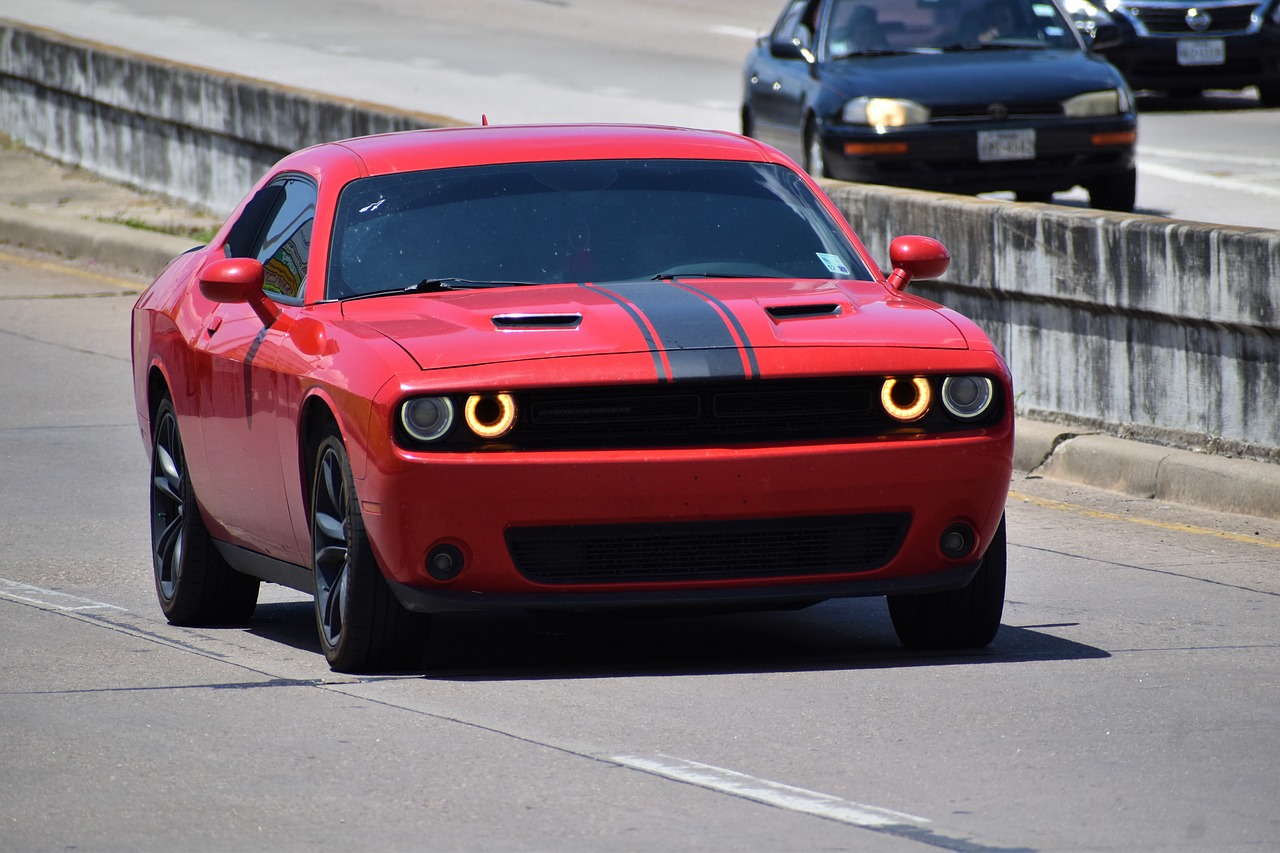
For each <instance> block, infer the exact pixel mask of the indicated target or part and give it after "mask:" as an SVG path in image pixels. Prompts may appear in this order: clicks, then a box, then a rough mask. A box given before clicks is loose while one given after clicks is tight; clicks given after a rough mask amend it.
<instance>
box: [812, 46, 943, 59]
mask: <svg viewBox="0 0 1280 853" xmlns="http://www.w3.org/2000/svg"><path fill="white" fill-rule="evenodd" d="M913 53H928V49H927V48H926V49H922V48H891V47H870V48H867V49H866V50H849V51H845V52H844V53H837V54H835V55H834V56H832V57H831V58H832V59H833V60H834V59H855V58H857V57H860V56H906V55H908V54H913Z"/></svg>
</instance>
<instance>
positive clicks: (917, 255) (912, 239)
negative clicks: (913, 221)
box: [889, 235, 951, 290]
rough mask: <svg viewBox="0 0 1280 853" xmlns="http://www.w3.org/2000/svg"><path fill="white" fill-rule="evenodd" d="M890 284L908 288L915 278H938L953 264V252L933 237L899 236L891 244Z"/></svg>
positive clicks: (901, 288)
mask: <svg viewBox="0 0 1280 853" xmlns="http://www.w3.org/2000/svg"><path fill="white" fill-rule="evenodd" d="M889 262H890V263H891V264H893V272H891V273H890V274H889V286H890V287H892V288H893V289H894V290H906V288H907V284H908V283H909V282H910V281H911V280H912V279H913V278H938V277H939V276H941V275H942V274H943V273H945V272H946V271H947V267H948V266H950V265H951V254H950V253H949V252H948V251H947V247H946V246H943V245H942V244H941V243H939V242H938V241H937V240H935V239H933V238H932V237H918V236H914V235H912V236H907V237H897V238H895V239H894V241H893V242H892V243H890V244H889Z"/></svg>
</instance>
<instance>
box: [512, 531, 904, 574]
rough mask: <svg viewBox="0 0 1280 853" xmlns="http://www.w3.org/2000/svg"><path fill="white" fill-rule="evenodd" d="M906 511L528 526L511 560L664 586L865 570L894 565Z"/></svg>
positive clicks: (526, 568) (533, 570)
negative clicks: (657, 522) (690, 581)
mask: <svg viewBox="0 0 1280 853" xmlns="http://www.w3.org/2000/svg"><path fill="white" fill-rule="evenodd" d="M910 521H911V519H910V516H909V515H907V514H906V513H880V514H874V515H837V516H817V517H810V518H776V519H750V520H743V521H692V522H674V523H670V524H611V525H570V526H564V527H522V528H514V529H512V530H509V531H508V532H507V547H508V549H509V550H510V553H511V558H512V560H513V562H514V563H515V565H516V569H517V570H519V572H520V574H522V575H523V576H524V577H526V578H527V579H529V580H531V581H534V582H537V583H544V584H601V583H661V582H667V581H687V580H734V579H738V578H742V579H747V578H787V577H799V576H802V575H838V574H848V573H850V572H865V571H870V570H872V569H876V568H879V567H881V566H883V565H885V564H886V563H888V562H889V561H890V560H891V559H893V556H894V555H895V554H896V553H897V552H898V549H899V548H900V547H901V545H902V540H903V537H905V536H906V533H907V528H908V526H909V525H910Z"/></svg>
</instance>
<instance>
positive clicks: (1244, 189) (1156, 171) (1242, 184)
mask: <svg viewBox="0 0 1280 853" xmlns="http://www.w3.org/2000/svg"><path fill="white" fill-rule="evenodd" d="M1138 174H1139V180H1141V176H1142V175H1155V176H1156V177H1159V178H1166V179H1168V180H1170V181H1180V182H1181V183H1184V184H1196V185H1198V186H1202V187H1213V188H1214V189H1217V190H1228V191H1230V192H1238V193H1250V194H1252V195H1260V196H1264V197H1266V198H1280V186H1275V187H1269V186H1265V185H1263V184H1253V183H1249V182H1248V181H1243V180H1233V179H1231V178H1218V177H1215V176H1213V175H1206V174H1205V173H1203V172H1193V171H1191V170H1190V169H1179V168H1177V167H1176V166H1165V165H1162V164H1160V163H1139V164H1138Z"/></svg>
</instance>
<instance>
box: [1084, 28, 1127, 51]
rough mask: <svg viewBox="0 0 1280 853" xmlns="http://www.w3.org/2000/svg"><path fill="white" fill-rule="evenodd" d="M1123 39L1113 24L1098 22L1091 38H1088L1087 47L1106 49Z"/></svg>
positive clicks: (1118, 29)
mask: <svg viewBox="0 0 1280 853" xmlns="http://www.w3.org/2000/svg"><path fill="white" fill-rule="evenodd" d="M1123 40H1124V36H1123V35H1122V34H1121V32H1120V28H1119V27H1117V26H1116V25H1115V24H1099V25H1098V28H1097V29H1095V30H1094V31H1093V38H1092V39H1089V40H1088V41H1089V49H1090V50H1106V49H1107V48H1109V47H1115V46H1116V45H1118V44H1119V43H1120V42H1121V41H1123Z"/></svg>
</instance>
